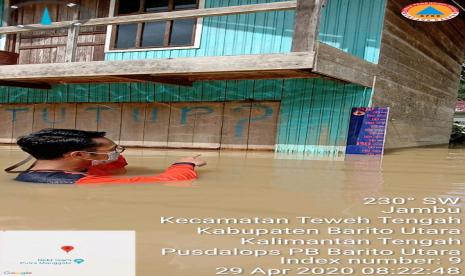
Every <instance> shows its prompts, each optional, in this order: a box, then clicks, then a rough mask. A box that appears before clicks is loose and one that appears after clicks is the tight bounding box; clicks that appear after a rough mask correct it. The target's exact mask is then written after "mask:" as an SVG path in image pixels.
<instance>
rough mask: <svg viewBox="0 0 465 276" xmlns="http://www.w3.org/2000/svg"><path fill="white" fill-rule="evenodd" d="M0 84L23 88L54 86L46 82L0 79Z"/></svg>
mask: <svg viewBox="0 0 465 276" xmlns="http://www.w3.org/2000/svg"><path fill="white" fill-rule="evenodd" d="M0 86H13V87H23V88H38V89H52V86H51V85H50V84H48V83H45V82H34V83H33V82H18V81H0Z"/></svg>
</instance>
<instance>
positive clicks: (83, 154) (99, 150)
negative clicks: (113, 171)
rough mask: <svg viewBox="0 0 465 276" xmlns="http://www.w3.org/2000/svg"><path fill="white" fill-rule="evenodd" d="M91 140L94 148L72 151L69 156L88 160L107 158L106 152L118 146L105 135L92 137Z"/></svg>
mask: <svg viewBox="0 0 465 276" xmlns="http://www.w3.org/2000/svg"><path fill="white" fill-rule="evenodd" d="M93 141H94V142H95V144H96V145H97V146H96V147H95V148H94V149H92V150H82V151H74V152H71V153H70V156H71V157H73V158H78V159H80V160H86V161H89V162H90V161H92V160H107V159H108V155H107V154H108V153H110V152H112V151H114V150H115V149H116V148H117V147H118V145H117V144H116V143H115V142H113V141H112V140H110V139H108V138H105V137H102V138H94V139H93Z"/></svg>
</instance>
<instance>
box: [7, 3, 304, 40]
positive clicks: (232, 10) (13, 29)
mask: <svg viewBox="0 0 465 276" xmlns="http://www.w3.org/2000/svg"><path fill="white" fill-rule="evenodd" d="M305 1H307V0H305ZM296 6H297V3H296V1H286V2H275V3H266V4H253V5H240V6H230V7H220V8H209V9H196V10H184V11H172V12H160V13H146V14H136V15H125V16H115V17H104V18H92V19H87V20H73V21H62V22H53V23H52V24H51V25H47V26H45V25H42V24H30V25H25V26H24V27H17V26H9V27H2V28H0V34H15V33H26V32H33V31H37V30H49V29H59V28H67V27H69V26H70V25H72V24H76V23H77V24H79V25H81V27H87V26H106V25H116V24H133V23H143V22H155V21H167V20H174V19H189V18H198V17H209V16H224V15H232V14H243V13H255V12H267V11H282V10H291V9H295V8H296Z"/></svg>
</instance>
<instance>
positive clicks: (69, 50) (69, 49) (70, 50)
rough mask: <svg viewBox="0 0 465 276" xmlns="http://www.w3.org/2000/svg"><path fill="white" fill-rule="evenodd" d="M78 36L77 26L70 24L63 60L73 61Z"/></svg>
mask: <svg viewBox="0 0 465 276" xmlns="http://www.w3.org/2000/svg"><path fill="white" fill-rule="evenodd" d="M78 37H79V26H75V25H72V26H70V27H69V29H68V40H67V41H66V54H65V62H73V61H75V56H76V48H77V41H78Z"/></svg>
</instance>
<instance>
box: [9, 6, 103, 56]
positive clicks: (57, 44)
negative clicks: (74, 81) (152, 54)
mask: <svg viewBox="0 0 465 276" xmlns="http://www.w3.org/2000/svg"><path fill="white" fill-rule="evenodd" d="M109 2H110V1H109V0H99V1H95V0H81V1H80V7H81V12H80V13H79V19H89V18H95V17H106V16H108V10H109ZM45 7H47V8H48V10H49V13H50V17H51V18H52V20H53V21H68V20H73V16H74V15H73V13H72V11H73V10H72V9H71V8H68V7H67V6H66V3H63V4H60V5H58V4H53V5H51V4H38V3H34V4H30V5H25V6H20V9H19V11H18V12H19V17H20V18H21V19H20V23H21V24H24V25H25V24H32V23H38V22H40V20H41V17H42V12H43V10H44V9H45ZM105 32H106V28H105V27H86V28H81V30H80V35H79V37H78V47H77V49H76V61H97V60H103V59H104V44H105V36H106V34H105ZM67 35H68V30H67V29H58V30H51V31H35V32H31V33H25V34H21V35H18V37H19V41H18V42H19V43H17V45H16V47H17V49H15V52H19V63H20V64H36V63H58V62H64V61H65V51H66V40H67ZM10 39H13V36H10ZM10 50H11V49H10Z"/></svg>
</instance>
